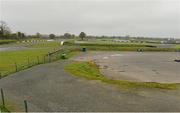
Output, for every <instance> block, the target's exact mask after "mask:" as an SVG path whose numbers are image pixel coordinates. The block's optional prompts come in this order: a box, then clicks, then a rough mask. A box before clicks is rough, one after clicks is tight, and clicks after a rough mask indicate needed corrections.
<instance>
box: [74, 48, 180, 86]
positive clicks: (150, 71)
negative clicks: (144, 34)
mask: <svg viewBox="0 0 180 113" xmlns="http://www.w3.org/2000/svg"><path fill="white" fill-rule="evenodd" d="M175 59H180V53H178V52H107V51H106V52H100V51H99V52H97V51H96V52H87V53H83V54H81V55H79V56H77V57H76V58H75V60H83V61H84V60H85V61H87V60H94V61H95V62H96V63H97V64H98V65H99V66H100V70H101V72H102V74H103V75H105V76H107V77H108V78H111V79H120V80H130V81H139V82H161V83H180V63H179V62H174V60H175Z"/></svg>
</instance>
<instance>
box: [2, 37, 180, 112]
mask: <svg viewBox="0 0 180 113" xmlns="http://www.w3.org/2000/svg"><path fill="white" fill-rule="evenodd" d="M33 40H34V41H26V42H18V43H14V44H6V45H3V46H0V73H1V76H4V77H5V76H7V75H9V74H11V75H13V76H7V77H6V78H5V79H4V78H2V79H0V81H1V82H0V85H1V88H2V89H3V90H4V91H5V92H6V99H8V101H12V103H15V105H14V106H13V105H12V106H13V107H14V108H15V107H16V106H18V109H19V106H20V108H24V105H23V100H24V99H27V101H28V103H29V104H28V105H29V106H28V108H29V111H45V110H46V111H62V109H63V110H64V111H69V110H72V111H73V110H75V111H81V110H82V111H89V109H92V110H93V111H97V109H98V110H99V111H109V110H112V111H113V110H114V111H123V110H124V111H127V110H136V111H141V110H144V108H146V110H145V111H153V110H154V111H164V110H172V109H175V111H178V110H179V104H177V103H179V100H178V99H177V98H179V94H180V93H179V88H180V84H179V82H180V79H179V78H180V77H179V75H178V73H180V72H179V67H180V66H179V63H177V62H174V59H178V58H179V52H174V51H175V50H177V49H178V48H179V45H167V46H166V45H165V46H163V47H162V48H161V47H158V46H157V44H153V43H119V42H118V43H117V42H111V41H109V40H108V41H102V40H98V41H97V42H93V41H88V42H87V41H85V42H84V41H79V42H78V43H76V42H74V40H66V41H65V45H64V46H60V40H59V41H50V42H48V41H45V40H39V41H37V40H35V39H33ZM166 47H168V48H166ZM83 48H86V50H87V51H84V52H82V50H83ZM151 51H152V52H151ZM162 51H163V52H162ZM169 51H172V52H169ZM49 53H50V54H52V55H50V56H51V57H49V55H48V54H49ZM64 53H65V54H64ZM72 56H74V57H72ZM69 58H70V59H69ZM60 59H67V60H63V61H62V60H61V61H57V60H60ZM52 61H56V62H52ZM50 62H51V63H50ZM44 63H46V64H44ZM39 64H43V65H39ZM35 65H39V66H35ZM32 66H34V67H32ZM31 67H32V68H31ZM27 68H30V69H28V70H24V69H27ZM21 70H24V71H22V72H18V71H21ZM15 72H17V73H15ZM37 72H38V73H37ZM12 73H14V74H12ZM74 75H75V76H74ZM84 78H85V79H84ZM57 89H58V90H57ZM42 95H43V98H45V99H42ZM167 95H168V98H167ZM97 97H98V98H97ZM142 97H143V98H142ZM157 98H158V99H157ZM46 99H48V102H50V103H52V105H51V106H49V105H48V106H47V104H46V102H47V100H46ZM88 99H89V100H91V102H89V101H88V102H84V101H85V100H88ZM98 99H99V100H98ZM133 99H134V101H133V102H135V103H134V104H135V105H134V104H129V103H130V102H132V100H133ZM159 99H160V100H159ZM14 100H16V101H14ZM62 100H63V101H64V102H63V103H62ZM139 100H141V101H139ZM82 101H83V102H82ZM99 102H100V103H106V104H105V105H104V104H103V107H102V106H99V105H98V104H99ZM114 102H116V103H117V104H116V106H112V104H113V103H114ZM166 102H170V103H166ZM76 103H80V104H78V105H77V104H76ZM7 104H8V103H7ZM120 104H121V106H119V105H120ZM74 105H75V106H74ZM137 105H138V107H136V106H137ZM157 105H159V106H158V109H156V107H154V106H157ZM10 106H11V105H10ZM59 106H60V107H59ZM62 106H66V108H64V107H62ZM127 106H128V108H127ZM149 106H150V108H151V107H152V108H151V109H150V108H149ZM167 106H171V107H172V109H169V108H167ZM97 107H99V108H97ZM120 107H121V108H120ZM47 108H48V109H47ZM114 108H115V109H114ZM0 109H1V110H3V111H6V109H4V108H2V107H1V108H0ZM122 109H123V110H122ZM8 110H10V111H13V109H11V107H8ZM22 111H24V109H22Z"/></svg>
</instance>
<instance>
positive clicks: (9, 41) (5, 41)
mask: <svg viewBox="0 0 180 113" xmlns="http://www.w3.org/2000/svg"><path fill="white" fill-rule="evenodd" d="M16 41H17V40H7V39H4V40H0V45H2V44H9V43H14V42H16Z"/></svg>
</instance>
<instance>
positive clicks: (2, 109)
mask: <svg viewBox="0 0 180 113" xmlns="http://www.w3.org/2000/svg"><path fill="white" fill-rule="evenodd" d="M0 112H10V111H9V110H8V109H6V108H5V107H3V106H0Z"/></svg>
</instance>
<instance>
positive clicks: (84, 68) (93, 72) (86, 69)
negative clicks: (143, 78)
mask: <svg viewBox="0 0 180 113" xmlns="http://www.w3.org/2000/svg"><path fill="white" fill-rule="evenodd" d="M65 69H66V70H67V71H69V72H70V73H72V74H73V75H76V76H80V77H84V78H86V79H89V80H100V81H102V82H105V83H109V84H114V85H118V86H122V87H148V88H161V89H177V88H179V84H176V83H172V84H168V83H167V84H166V83H156V82H131V81H125V80H113V79H108V78H106V77H105V76H103V75H102V74H101V73H100V71H99V68H98V66H97V65H96V64H95V63H93V62H74V63H72V64H69V65H67V66H66V67H65Z"/></svg>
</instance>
